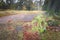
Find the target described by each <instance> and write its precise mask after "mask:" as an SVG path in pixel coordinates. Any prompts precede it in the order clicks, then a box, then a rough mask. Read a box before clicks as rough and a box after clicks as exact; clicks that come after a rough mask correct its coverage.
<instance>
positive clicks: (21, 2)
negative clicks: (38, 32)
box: [0, 0, 33, 10]
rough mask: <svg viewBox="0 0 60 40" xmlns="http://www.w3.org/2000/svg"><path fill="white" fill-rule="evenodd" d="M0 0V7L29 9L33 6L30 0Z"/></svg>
mask: <svg viewBox="0 0 60 40" xmlns="http://www.w3.org/2000/svg"><path fill="white" fill-rule="evenodd" d="M15 1H16V0H6V1H4V0H0V9H13V10H23V9H24V10H31V9H32V8H33V1H32V0H18V1H17V2H15Z"/></svg>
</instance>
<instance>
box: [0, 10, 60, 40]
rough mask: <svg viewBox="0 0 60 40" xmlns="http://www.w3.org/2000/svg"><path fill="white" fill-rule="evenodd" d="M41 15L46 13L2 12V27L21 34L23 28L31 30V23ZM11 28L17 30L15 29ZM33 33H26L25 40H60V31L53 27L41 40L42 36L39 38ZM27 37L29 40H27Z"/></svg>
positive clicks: (0, 19) (0, 13) (0, 25)
mask: <svg viewBox="0 0 60 40" xmlns="http://www.w3.org/2000/svg"><path fill="white" fill-rule="evenodd" d="M40 13H45V11H44V12H43V11H13V10H12V11H0V27H3V26H4V29H5V27H7V28H6V29H8V30H17V31H18V32H19V31H21V30H22V29H23V28H22V26H24V27H27V28H29V24H30V27H31V23H30V22H31V21H32V20H33V19H34V17H36V16H38V15H39V14H40ZM9 23H12V24H9ZM24 24H25V25H24ZM21 25H22V26H21ZM11 26H12V27H13V26H14V28H15V27H16V28H15V29H14V28H12V27H11ZM9 27H10V28H9ZM31 33H32V32H31ZM31 33H29V32H28V33H26V32H25V33H24V35H25V36H24V38H23V40H60V31H58V30H56V29H55V28H54V29H53V27H52V28H51V29H49V28H48V29H47V31H45V32H44V33H42V34H41V39H40V36H39V37H38V36H37V35H38V34H33V33H32V34H31ZM19 35H21V34H19ZM26 37H28V38H27V39H26ZM30 37H32V38H30ZM37 37H38V38H37Z"/></svg>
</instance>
